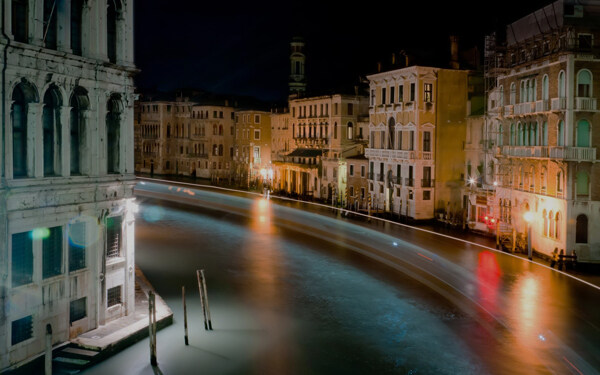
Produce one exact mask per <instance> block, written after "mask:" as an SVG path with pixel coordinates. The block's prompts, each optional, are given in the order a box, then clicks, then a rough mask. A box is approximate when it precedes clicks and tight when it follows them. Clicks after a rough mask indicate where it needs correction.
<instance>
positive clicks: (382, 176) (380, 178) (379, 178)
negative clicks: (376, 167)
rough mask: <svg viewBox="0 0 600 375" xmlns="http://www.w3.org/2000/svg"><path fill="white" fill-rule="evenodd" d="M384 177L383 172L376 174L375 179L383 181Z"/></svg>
mask: <svg viewBox="0 0 600 375" xmlns="http://www.w3.org/2000/svg"><path fill="white" fill-rule="evenodd" d="M384 177H385V174H381V173H379V174H377V181H383V178H384Z"/></svg>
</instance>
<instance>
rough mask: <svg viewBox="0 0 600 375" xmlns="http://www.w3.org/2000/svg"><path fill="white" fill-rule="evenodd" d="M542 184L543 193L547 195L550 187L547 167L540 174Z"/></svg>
mask: <svg viewBox="0 0 600 375" xmlns="http://www.w3.org/2000/svg"><path fill="white" fill-rule="evenodd" d="M540 183H541V185H542V192H543V193H545V192H546V187H547V186H548V171H547V170H546V167H542V171H541V172H540Z"/></svg>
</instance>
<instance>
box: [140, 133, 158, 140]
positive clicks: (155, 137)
mask: <svg viewBox="0 0 600 375" xmlns="http://www.w3.org/2000/svg"><path fill="white" fill-rule="evenodd" d="M142 139H158V134H144V135H142Z"/></svg>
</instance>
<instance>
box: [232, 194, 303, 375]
mask: <svg viewBox="0 0 600 375" xmlns="http://www.w3.org/2000/svg"><path fill="white" fill-rule="evenodd" d="M272 214H273V208H272V206H271V202H270V201H269V200H267V199H264V198H262V199H258V200H255V201H254V202H253V204H252V208H251V211H250V223H249V226H250V231H248V232H247V235H246V236H245V238H244V241H243V244H244V245H243V247H242V253H243V254H244V257H243V260H244V264H243V265H242V266H243V267H244V268H246V270H247V276H248V283H246V284H245V287H244V290H243V291H242V294H243V295H244V296H245V297H246V298H247V299H248V301H249V302H250V303H252V304H256V303H258V304H260V306H261V307H263V308H264V307H268V308H270V309H261V310H260V313H259V314H258V315H257V320H258V321H259V322H260V325H261V326H264V327H270V326H272V325H277V326H278V327H279V329H280V330H279V331H268V332H269V333H270V335H271V337H269V340H270V341H271V343H270V345H269V350H268V351H265V352H264V353H261V357H262V358H260V359H259V360H257V361H254V363H253V364H254V366H255V368H254V371H255V372H256V373H264V372H265V371H267V372H271V373H278V374H284V373H287V374H289V373H292V372H291V371H290V369H293V368H294V366H293V359H294V358H293V355H292V353H291V349H292V348H293V346H294V340H289V339H286V337H285V336H286V333H288V331H289V330H290V329H291V327H286V326H287V323H286V321H285V319H282V318H281V316H280V315H278V314H277V312H281V310H282V308H283V306H285V305H287V303H286V301H285V299H286V294H287V293H286V291H285V290H283V283H282V281H283V280H285V279H286V276H285V275H286V269H285V267H282V265H284V264H285V261H284V259H283V258H284V255H283V253H282V251H281V249H280V246H281V244H280V242H279V241H278V239H277V237H276V236H273V235H272V234H273V233H274V232H275V227H274V225H273V221H272ZM276 332H278V333H276ZM288 334H289V333H288Z"/></svg>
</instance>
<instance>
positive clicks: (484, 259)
mask: <svg viewBox="0 0 600 375" xmlns="http://www.w3.org/2000/svg"><path fill="white" fill-rule="evenodd" d="M477 281H478V283H477V285H478V287H479V298H480V304H481V305H482V306H483V308H484V309H485V310H486V311H487V312H489V313H490V314H491V315H494V316H495V315H496V313H497V312H498V308H499V301H498V286H499V283H500V267H499V266H498V260H497V259H496V255H495V254H492V252H490V251H483V252H481V253H479V262H478V265H477Z"/></svg>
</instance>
